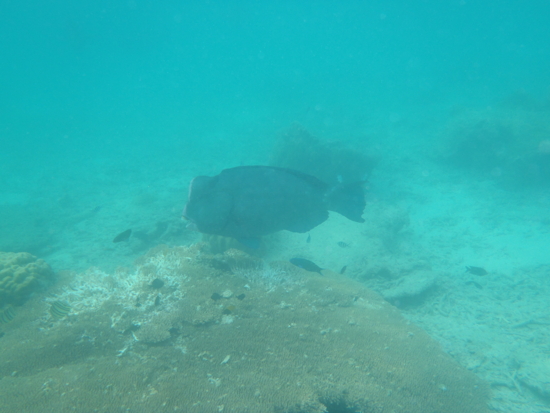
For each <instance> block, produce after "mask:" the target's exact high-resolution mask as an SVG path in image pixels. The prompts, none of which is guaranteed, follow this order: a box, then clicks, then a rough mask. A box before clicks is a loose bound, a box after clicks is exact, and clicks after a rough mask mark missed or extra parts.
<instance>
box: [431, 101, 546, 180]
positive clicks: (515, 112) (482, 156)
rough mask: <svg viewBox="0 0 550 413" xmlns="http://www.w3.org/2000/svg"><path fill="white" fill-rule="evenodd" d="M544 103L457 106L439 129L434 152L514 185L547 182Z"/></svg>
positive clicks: (450, 160)
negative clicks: (439, 141)
mask: <svg viewBox="0 0 550 413" xmlns="http://www.w3.org/2000/svg"><path fill="white" fill-rule="evenodd" d="M549 114H550V109H548V108H547V107H544V108H539V109H536V110H534V109H530V108H529V107H527V108H526V107H525V106H519V107H518V106H510V105H508V104H507V105H501V106H497V107H496V108H488V109H485V110H461V111H460V112H458V113H456V114H455V116H454V117H453V119H452V120H451V121H450V122H449V124H448V125H447V127H446V129H445V131H444V132H443V133H442V135H443V136H442V141H443V142H445V144H444V147H443V148H442V149H441V153H440V158H441V160H443V161H444V162H445V163H448V164H450V165H454V166H456V167H459V168H461V169H464V170H468V171H470V172H472V173H475V174H478V175H482V176H486V177H487V178H492V179H497V180H500V181H502V182H503V183H506V184H507V185H510V186H514V187H517V188H523V187H525V186H548V185H549V184H550V121H549V119H550V117H549Z"/></svg>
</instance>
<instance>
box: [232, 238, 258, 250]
mask: <svg viewBox="0 0 550 413" xmlns="http://www.w3.org/2000/svg"><path fill="white" fill-rule="evenodd" d="M237 241H239V242H240V243H241V244H243V245H244V246H245V247H247V248H250V249H252V250H257V249H258V248H260V238H237Z"/></svg>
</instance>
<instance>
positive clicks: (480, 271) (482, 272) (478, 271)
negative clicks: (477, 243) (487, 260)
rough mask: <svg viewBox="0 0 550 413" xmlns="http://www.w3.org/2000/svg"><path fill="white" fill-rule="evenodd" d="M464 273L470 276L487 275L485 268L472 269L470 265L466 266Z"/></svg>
mask: <svg viewBox="0 0 550 413" xmlns="http://www.w3.org/2000/svg"><path fill="white" fill-rule="evenodd" d="M466 272H469V273H470V274H474V275H487V274H489V273H488V272H487V270H485V268H481V267H474V266H471V265H467V266H466Z"/></svg>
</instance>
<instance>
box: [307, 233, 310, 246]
mask: <svg viewBox="0 0 550 413" xmlns="http://www.w3.org/2000/svg"><path fill="white" fill-rule="evenodd" d="M306 242H307V243H308V244H309V243H310V242H311V234H307V239H306Z"/></svg>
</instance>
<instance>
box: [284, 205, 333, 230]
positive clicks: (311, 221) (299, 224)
mask: <svg viewBox="0 0 550 413" xmlns="http://www.w3.org/2000/svg"><path fill="white" fill-rule="evenodd" d="M327 219H328V211H327V210H326V209H318V210H316V211H308V214H307V215H306V216H300V217H297V218H296V220H295V221H294V222H292V223H290V224H288V225H287V226H286V228H285V229H286V230H287V231H291V232H299V233H302V234H303V233H304V232H308V231H311V230H312V229H313V228H315V227H316V226H317V225H320V224H322V223H323V222H325V221H326V220H327Z"/></svg>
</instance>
